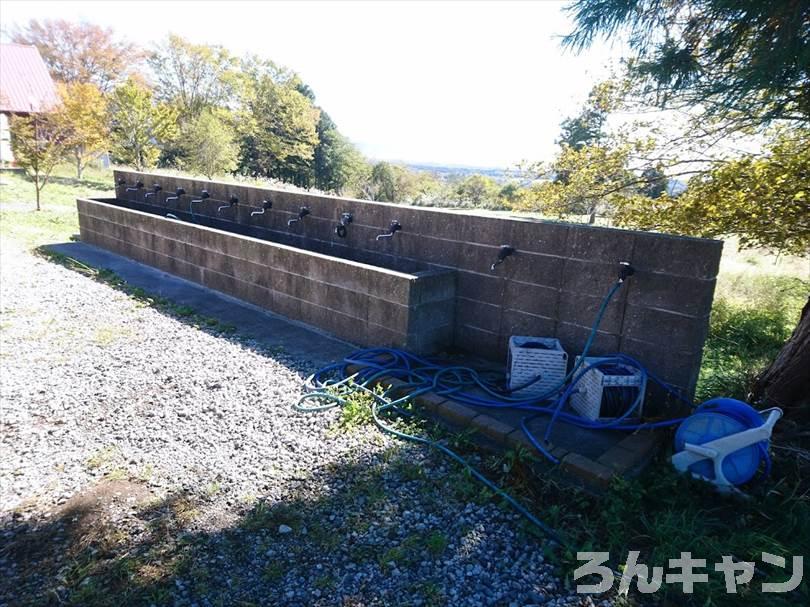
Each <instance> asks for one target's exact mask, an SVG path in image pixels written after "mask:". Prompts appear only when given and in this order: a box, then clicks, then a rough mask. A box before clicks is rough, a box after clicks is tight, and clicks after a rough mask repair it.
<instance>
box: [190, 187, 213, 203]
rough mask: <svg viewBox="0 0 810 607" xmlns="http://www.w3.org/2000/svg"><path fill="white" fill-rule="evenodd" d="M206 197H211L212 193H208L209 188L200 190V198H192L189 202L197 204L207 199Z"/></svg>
mask: <svg viewBox="0 0 810 607" xmlns="http://www.w3.org/2000/svg"><path fill="white" fill-rule="evenodd" d="M206 198H211V194H209V193H208V190H203V191H202V192H200V197H199V198H192V199H191V202H190V203H189V204H197V203H200V202H202V201H203V200H205V199H206Z"/></svg>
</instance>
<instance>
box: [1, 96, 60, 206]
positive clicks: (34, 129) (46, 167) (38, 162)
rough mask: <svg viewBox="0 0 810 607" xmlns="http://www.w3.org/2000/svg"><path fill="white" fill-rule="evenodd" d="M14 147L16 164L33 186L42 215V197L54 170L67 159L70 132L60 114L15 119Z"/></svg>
mask: <svg viewBox="0 0 810 607" xmlns="http://www.w3.org/2000/svg"><path fill="white" fill-rule="evenodd" d="M11 147H12V150H13V151H14V160H15V162H16V163H17V164H18V165H19V166H21V167H22V168H23V169H25V172H26V173H27V174H28V176H29V177H31V179H32V180H33V182H34V189H35V191H36V199H37V211H39V210H40V208H41V205H40V193H41V192H42V190H43V189H44V188H45V186H46V185H48V181H49V180H50V177H51V173H52V172H53V169H54V168H55V167H56V165H57V164H59V163H60V162H62V161H63V160H64V159H65V158H66V157H67V155H68V150H69V148H68V129H67V128H66V127H65V124H64V122H63V121H62V120H61V115H60V114H59V113H58V112H52V113H43V114H30V115H27V116H13V117H12V119H11Z"/></svg>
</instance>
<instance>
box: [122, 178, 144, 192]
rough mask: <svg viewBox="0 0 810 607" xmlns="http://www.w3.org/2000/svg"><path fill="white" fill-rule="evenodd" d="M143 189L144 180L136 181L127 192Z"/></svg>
mask: <svg viewBox="0 0 810 607" xmlns="http://www.w3.org/2000/svg"><path fill="white" fill-rule="evenodd" d="M142 189H143V181H140V180H139V181H136V182H135V185H134V186H129V187H128V188H127V189H126V191H127V192H137V191H138V190H142Z"/></svg>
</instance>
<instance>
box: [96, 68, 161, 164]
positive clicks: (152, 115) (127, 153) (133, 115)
mask: <svg viewBox="0 0 810 607" xmlns="http://www.w3.org/2000/svg"><path fill="white" fill-rule="evenodd" d="M176 134H177V112H176V110H175V109H174V108H173V107H171V106H169V105H168V104H156V103H155V102H154V100H153V98H152V92H151V91H150V90H149V89H147V88H145V87H143V86H142V85H140V84H138V83H137V82H135V81H134V80H132V79H130V80H127V82H125V83H124V84H123V85H121V86H119V87H118V88H117V89H115V91H114V92H113V94H112V96H111V98H110V135H111V139H112V145H113V153H114V155H115V157H116V159H117V160H119V161H120V162H123V163H125V164H129V165H131V166H134V167H135V168H136V169H137V170H139V171H140V170H143V169H144V168H146V167H152V166H154V164H155V161H156V160H157V159H158V156H159V155H160V145H161V142H163V141H166V140H169V139H172V138H174V137H175V136H176Z"/></svg>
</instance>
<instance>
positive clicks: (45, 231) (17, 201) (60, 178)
mask: <svg viewBox="0 0 810 607" xmlns="http://www.w3.org/2000/svg"><path fill="white" fill-rule="evenodd" d="M0 182H2V183H3V185H0V237H3V238H6V237H10V238H13V239H14V240H17V241H19V242H22V243H23V244H24V245H25V246H26V247H27V248H30V249H33V248H36V247H38V246H41V245H44V244H53V243H57V242H67V241H68V240H70V239H71V238H72V237H74V236H75V235H76V234H78V232H79V220H78V215H77V214H76V198H77V197H98V196H111V195H113V176H112V170H103V169H88V170H87V171H85V177H84V178H83V179H82V180H78V179H76V178H75V173H74V172H73V171H72V168H71V167H68V166H65V167H58V168H57V169H56V171H55V172H54V175H53V176H52V177H51V181H50V183H48V185H47V186H45V189H43V190H42V200H41V206H42V210H40V211H37V210H36V202H35V200H36V193H35V190H34V184H33V183H32V182H31V180H30V179H28V178H27V177H26V176H25V175H24V174H22V173H20V172H16V171H14V172H11V171H3V172H2V173H0Z"/></svg>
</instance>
